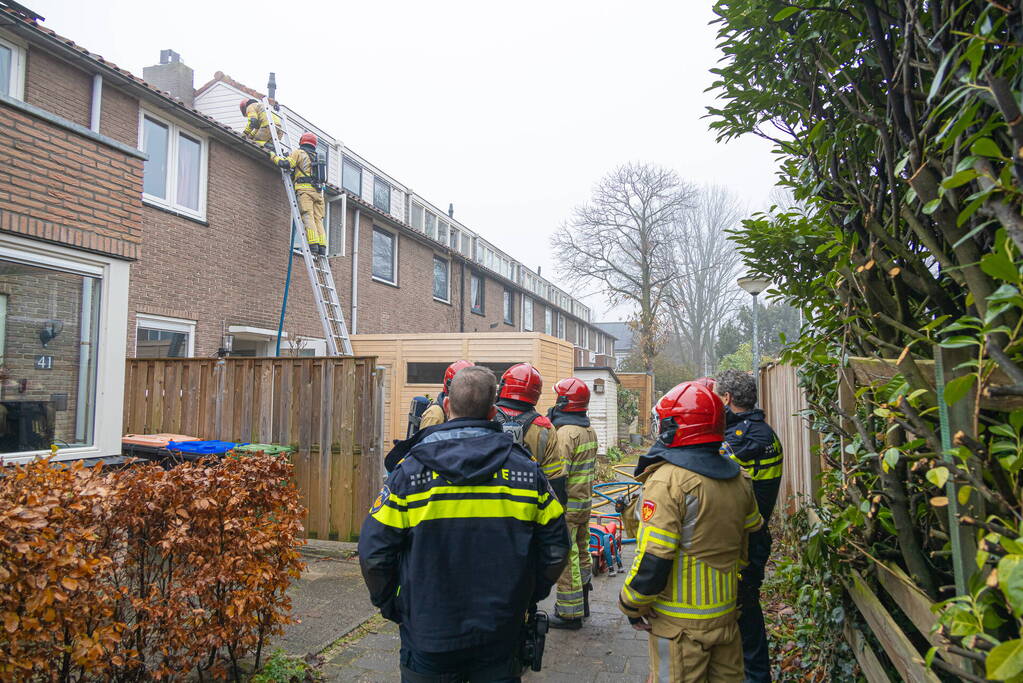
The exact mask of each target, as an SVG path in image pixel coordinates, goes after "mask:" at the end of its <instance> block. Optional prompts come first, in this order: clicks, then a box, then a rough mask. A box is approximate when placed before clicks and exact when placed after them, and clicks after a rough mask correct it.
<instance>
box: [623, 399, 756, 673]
mask: <svg viewBox="0 0 1023 683" xmlns="http://www.w3.org/2000/svg"><path fill="white" fill-rule="evenodd" d="M656 410H657V416H658V417H659V418H660V435H659V436H658V439H657V441H656V442H655V443H654V446H653V448H651V449H650V452H649V453H647V454H646V455H645V456H643V457H641V458H640V460H639V463H638V464H637V465H636V471H635V475H636V478H637V479H638V480H639V481H640V482H642V483H643V488H642V496H641V499H640V500H639V501H638V504H637V506H636V509H635V512H636V513H637V514H638V515H639V517H640V520H641V524H640V528H639V535H638V537H637V548H636V550H637V552H636V558H635V560H634V561H633V565H632V568H631V569H630V571H629V574H628V577H627V578H626V580H625V584H624V585H623V586H622V590H621V593H620V595H619V598H618V602H619V608H620V609H621V610H622V612H624V613H625V615H626V616H627V617H628V618H629V622H630V623H631V624H632V625H633V628H635V629H637V630H640V631H647V632H649V652H650V673H651V680H657V681H673V682H675V683H687V682H690V681H692V682H696V681H700V682H701V683H702V682H704V681H710V682H721V683H724V682H726V681H727V682H728V683H735V682H736V681H740V680H742V675H743V664H742V643H741V641H740V638H739V628H738V626H737V624H736V620H737V619H738V611H737V607H736V596H737V592H738V583H739V569H740V567H741V565H742V563H743V560H744V557H745V554H746V546H747V536H748V534H749V532H750V531H753V530H755V529H759V528H760V526H761V524H762V523H763V520H762V519H761V517H760V511H759V510H758V509H757V501H756V498H755V497H754V495H753V487H752V486H751V483H750V477H749V475H748V474H746V473H745V472H743V470H742V468H740V467H739V466H738V465H737V464H736V463H735V462H734V461H732V460H729V459H727V458H722V457H721V454H720V449H721V442H722V440H723V439H724V432H725V418H724V406H723V405H722V403H721V399H720V398H718V396H717V395H715V394H714V392H712V391H711V390H710V389H708V388H707V387H706V386H704V385H702V384H698V383H696V382H683V383H682V384H679V385H678V386H676V387H675V388H674V389H672V390H671V391H669V392H668V393H667V394H665V395H664V396H663V397H661V400H660V401H658V402H657V407H656Z"/></svg>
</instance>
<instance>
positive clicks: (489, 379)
mask: <svg viewBox="0 0 1023 683" xmlns="http://www.w3.org/2000/svg"><path fill="white" fill-rule="evenodd" d="M496 394H497V378H496V377H494V373H493V372H491V371H490V368H487V367H484V366H482V365H470V366H468V367H465V368H462V369H461V370H459V371H458V372H457V373H456V374H455V376H454V378H453V379H452V380H451V386H450V389H449V390H448V401H449V403H448V410H449V412H450V413H451V417H452V418H456V417H470V418H473V419H477V420H486V419H488V418H489V417H490V409H491V408H492V407H493V405H494V398H495V396H496Z"/></svg>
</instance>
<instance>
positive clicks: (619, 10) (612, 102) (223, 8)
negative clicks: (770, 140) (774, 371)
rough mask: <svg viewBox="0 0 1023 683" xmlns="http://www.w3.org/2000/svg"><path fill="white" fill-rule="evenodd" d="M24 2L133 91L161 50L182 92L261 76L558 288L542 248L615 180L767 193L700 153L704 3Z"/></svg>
mask: <svg viewBox="0 0 1023 683" xmlns="http://www.w3.org/2000/svg"><path fill="white" fill-rule="evenodd" d="M25 2H26V4H27V5H28V6H29V7H30V8H32V9H33V10H35V11H37V12H38V13H39V14H42V15H43V16H45V17H46V21H45V22H44V25H45V26H48V27H49V28H51V29H53V30H55V31H57V32H58V33H60V34H62V35H63V36H65V37H67V38H70V39H71V40H74V41H75V42H77V43H79V44H80V45H82V46H84V47H86V48H87V49H89V50H92V51H93V52H96V53H98V54H100V55H102V56H103V57H105V58H106V59H109V60H110V61H113V62H114V63H115V64H117V65H118V66H120V67H122V68H125V69H129V70H131V71H132V72H134V73H136V74H138V75H141V74H142V68H143V67H144V66H147V65H150V64H155V63H157V62H158V61H159V52H160V50H161V49H163V48H171V49H173V50H175V51H177V52H178V53H180V54H181V56H182V61H184V62H185V63H186V64H188V65H189V66H190V67H192V68H193V69H195V83H196V86H199V85H201V84H202V83H204V82H206V81H207V80H208V79H209V78H211V77H212V75H213V73H214V72H215V71H217V70H221V71H223V72H224V73H226V74H229V75H230V76H231V77H233V78H235V79H236V80H239V81H241V82H243V83H245V84H247V85H249V86H251V87H254V88H257V89H259V90H265V87H266V81H267V74H268V72H270V71H275V72H276V73H277V83H278V97H279V98H280V99H281V101H283V102H285V103H286V104H287V105H288V106H290V107H293V108H294V109H295V110H297V111H299V112H301V113H302V114H303V115H304V116H306V117H308V118H309V119H310V120H311V121H312V122H314V123H315V124H316V125H319V126H321V127H323V128H324V129H326V130H328V131H330V132H331V134H332V135H335V136H337V137H339V138H340V139H341V140H343V141H344V143H345V144H346V145H347V146H349V147H351V148H352V149H353V150H355V151H356V152H358V153H359V154H361V155H363V156H365V157H366V158H367V159H369V160H370V161H371V162H373V163H374V164H376V165H378V166H380V167H381V168H382V169H383V170H384V171H386V172H387V173H389V174H391V175H392V176H394V177H395V178H396V179H397V180H399V181H400V182H403V183H405V184H407V185H408V186H409V187H411V188H413V189H414V190H415V191H416V192H418V193H419V194H421V195H423V196H424V197H426V198H427V199H429V200H430V201H431V202H433V203H434V204H436V205H437V206H439V207H442V208H447V205H448V203H449V202H453V203H454V205H455V216H456V218H458V219H459V220H460V221H462V222H464V223H465V224H466V225H468V226H469V227H470V228H472V229H473V230H476V231H477V232H479V233H480V234H482V235H483V236H485V237H486V238H487V239H489V240H490V241H492V242H494V243H495V244H496V245H497V246H498V247H500V248H501V249H503V250H504V251H506V252H508V253H509V254H510V255H511V256H513V257H514V258H516V259H518V260H520V261H522V262H523V263H525V264H526V265H528V266H529V267H531V268H533V269H535V268H536V267H537V266H542V267H543V275H544V276H546V277H548V278H550V279H552V280H553V281H554V282H556V283H559V278H558V276H557V273H556V269H555V262H554V259H553V258H552V256H551V255H550V253H549V239H550V235H551V234H552V233H553V232H554V231H555V230H557V229H558V227H559V226H560V224H561V223H562V221H563V220H565V219H566V218H567V217H568V216H569V214H570V211H571V209H572V207H573V206H575V205H577V204H579V203H582V202H585V201H586V199H587V198H588V196H589V192H590V188H591V187H592V185H593V183H594V182H595V181H596V180H597V179H598V178H600V177H601V176H602V175H603V174H604V173H606V172H607V171H608V170H610V169H611V168H612V167H614V166H615V165H617V164H620V163H625V162H628V161H647V162H654V163H658V164H662V165H664V166H668V167H671V168H674V169H675V170H677V171H678V172H679V174H680V175H682V176H683V177H685V178H687V179H690V180H693V181H696V182H699V183H719V184H722V185H726V186H727V187H729V188H731V189H732V190H733V191H734V192H736V193H737V194H738V195H739V196H740V197H741V198H742V199H743V200H744V201H745V202H746V203H747V204H748V205H749V206H750V207H751V209H754V210H756V209H761V208H765V207H766V206H767V204H768V194H769V192H770V190H771V188H772V186H773V184H774V161H773V158H772V156H771V154H770V152H769V146H768V144H767V143H765V142H763V141H761V140H758V139H756V138H753V137H747V138H746V139H743V140H740V141H738V142H733V143H731V144H729V145H718V144H715V142H714V136H713V135H712V134H711V132H710V131H709V130H708V128H707V124H708V119H703V118H701V117H702V116H703V115H704V114H705V111H706V107H707V105H708V104H709V103H710V102H711V95H710V94H709V93H705V92H704V89H705V88H707V87H708V86H709V85H710V83H711V82H712V75H711V74H710V73H709V72H708V70H709V69H710V68H711V67H713V66H714V64H715V62H716V61H717V59H718V53H717V51H716V50H715V47H714V42H715V41H714V33H715V31H714V27H713V26H710V25H708V23H709V22H710V21H711V20H712V18H713V15H712V14H711V12H710V6H711V4H712V3H711V2H710V0H684V1H680V0H641V1H640V2H633V3H622V2H609V1H607V0H587V1H577V0H557V1H552V0H547V1H546V2H539V1H536V0H520V1H519V2H515V3H497V2H481V1H480V0H475V1H460V0H432V1H429V2H424V1H423V0H418V1H416V0H407V1H397V0H369V1H366V2H359V3H354V2H350V1H347V0H345V1H342V2H321V3H312V2H306V3H298V2H295V3H269V2H258V1H255V0H249V1H246V2H238V1H234V0H232V1H225V0H221V1H217V0H206V1H204V2H197V1H195V0H176V1H175V2H159V3H156V2H139V1H138V0H103V1H99V2H97V1H91V2H90V1H88V0H25ZM574 293H575V294H576V295H578V296H584V295H588V294H589V292H585V291H579V292H574ZM584 300H585V301H586V303H588V304H590V305H591V307H593V309H594V314H595V316H596V319H597V320H603V319H613V318H620V317H623V316H624V314H625V312H623V311H610V312H609V311H607V310H606V309H607V305H606V304H607V302H606V298H605V297H604V296H602V295H600V294H596V295H591V296H585V299H584Z"/></svg>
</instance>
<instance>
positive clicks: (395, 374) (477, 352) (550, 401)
mask: <svg viewBox="0 0 1023 683" xmlns="http://www.w3.org/2000/svg"><path fill="white" fill-rule="evenodd" d="M352 348H353V349H354V351H355V354H356V355H357V356H362V355H364V354H370V355H373V356H376V358H377V363H378V364H379V365H382V366H384V367H386V368H387V371H386V374H385V375H384V377H385V379H384V438H385V446H384V450H385V452H386V451H387V450H388V449H389V448H390V444H391V442H392V441H394V440H395V439H404V438H405V431H406V429H407V428H408V411H409V404H410V403H411V401H412V398H413V397H415V396H423V395H426V396H429V397H430V398H434V397H436V396H437V394H438V393H440V391H441V388H442V386H441V383H442V381H443V379H444V370H445V369H447V367H448V365H449V364H450V363H452V362H453V361H456V360H458V359H459V358H464V359H466V360H471V361H473V362H474V363H477V364H480V365H486V366H487V367H489V368H490V369H491V370H493V371H494V373H495V374H496V375H497V376H498V377H500V375H501V373H503V372H504V371H505V370H506V369H508V368H509V367H511V366H512V365H515V364H516V363H532V364H533V365H534V366H536V368H537V369H538V370H539V371H540V374H541V375H542V376H543V395H542V396H541V397H540V402H539V403H538V404H537V409H538V410H539V411H540V412H541V413H545V412H546V410H547V409H548V408H549V407H550V406H552V405H554V385H555V383H557V381H558V380H560V379H563V378H565V377H570V376H571V375H572V371H573V369H574V364H575V363H574V361H575V357H574V353H573V348H574V347H573V346H572V344H571V343H570V342H567V341H565V340H563V339H557V338H555V337H550V336H548V335H546V334H541V333H539V332H521V333H518V332H516V333H507V334H501V333H496V332H495V333H451V334H357V335H353V336H352Z"/></svg>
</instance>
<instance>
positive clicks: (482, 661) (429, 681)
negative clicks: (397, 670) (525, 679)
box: [400, 647, 522, 683]
mask: <svg viewBox="0 0 1023 683" xmlns="http://www.w3.org/2000/svg"><path fill="white" fill-rule="evenodd" d="M400 659H401V682H402V683H466V682H468V683H519V682H520V681H521V680H522V679H521V678H520V677H519V674H520V672H521V670H522V665H521V663H520V662H519V659H518V657H516V656H515V655H514V654H511V653H509V652H508V651H507V649H504V650H503V651H502V648H499V647H489V648H481V647H471V648H467V649H464V650H452V651H450V652H419V651H416V650H409V649H407V648H405V647H402V648H401V654H400Z"/></svg>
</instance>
